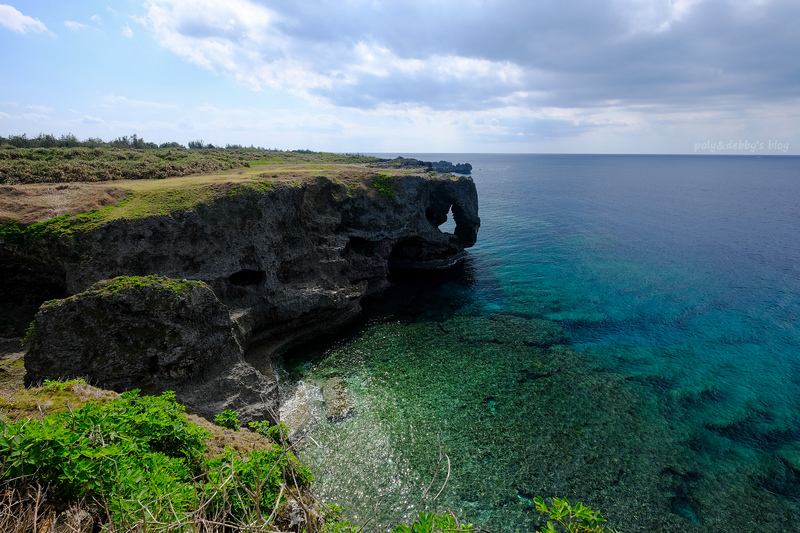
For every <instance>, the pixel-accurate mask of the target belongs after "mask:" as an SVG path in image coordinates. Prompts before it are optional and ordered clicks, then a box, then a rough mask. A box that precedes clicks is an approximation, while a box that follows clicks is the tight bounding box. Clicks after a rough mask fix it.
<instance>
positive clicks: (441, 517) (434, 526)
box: [392, 513, 476, 533]
mask: <svg viewBox="0 0 800 533" xmlns="http://www.w3.org/2000/svg"><path fill="white" fill-rule="evenodd" d="M439 531H442V532H444V531H476V529H475V527H473V525H472V524H461V523H459V521H458V519H456V517H455V515H452V514H449V513H448V514H438V513H417V516H416V518H415V519H414V520H413V521H412V522H411V523H410V524H409V525H405V524H398V525H397V526H396V527H395V528H394V529H393V530H392V533H436V532H439Z"/></svg>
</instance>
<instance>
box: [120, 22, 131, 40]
mask: <svg viewBox="0 0 800 533" xmlns="http://www.w3.org/2000/svg"><path fill="white" fill-rule="evenodd" d="M122 35H124V36H125V37H127V38H128V39H130V38H131V37H133V30H131V27H130V26H128V25H127V24H125V27H124V28H122Z"/></svg>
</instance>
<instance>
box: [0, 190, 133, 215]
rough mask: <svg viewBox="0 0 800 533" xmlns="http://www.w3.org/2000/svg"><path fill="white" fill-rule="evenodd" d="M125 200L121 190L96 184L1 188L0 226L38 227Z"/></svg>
mask: <svg viewBox="0 0 800 533" xmlns="http://www.w3.org/2000/svg"><path fill="white" fill-rule="evenodd" d="M124 199H125V190H124V189H122V188H120V187H114V186H110V185H101V184H95V183H36V184H31V185H0V224H2V223H6V222H9V221H11V220H16V221H18V222H20V223H22V224H24V225H28V224H35V223H36V222H42V221H44V220H48V219H51V218H53V217H57V216H61V215H64V214H66V213H72V214H78V213H86V212H88V211H91V210H92V209H103V208H104V207H108V206H109V205H115V204H118V203H119V202H121V201H122V200H124Z"/></svg>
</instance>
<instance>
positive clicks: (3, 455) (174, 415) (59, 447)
mask: <svg viewBox="0 0 800 533" xmlns="http://www.w3.org/2000/svg"><path fill="white" fill-rule="evenodd" d="M79 381H80V380H73V382H72V383H77V382H79ZM69 384H70V382H66V383H61V382H50V383H49V385H48V386H52V387H55V388H56V389H59V390H60V389H61V388H63V387H66V386H68V385H69ZM207 435H208V434H207V433H206V432H205V431H204V430H202V429H200V428H199V427H197V426H195V425H193V424H190V423H189V422H188V420H187V418H186V413H185V411H184V408H183V406H181V405H179V404H178V403H176V401H175V395H174V393H171V392H167V393H164V394H163V395H161V396H158V397H153V396H144V397H139V396H138V391H131V392H128V393H125V394H123V395H122V396H121V397H120V398H119V399H117V400H114V401H111V402H109V403H106V404H96V403H87V404H86V405H85V406H84V407H82V408H80V409H78V410H76V411H71V410H70V411H69V412H62V413H58V414H54V415H49V416H47V417H44V418H43V419H41V421H29V420H25V421H21V422H17V423H13V424H8V425H6V426H5V428H4V433H3V436H2V437H0V478H2V479H22V480H25V479H29V480H35V482H37V483H39V484H41V485H49V486H50V487H51V489H52V490H53V491H54V492H55V494H56V497H57V498H59V499H62V500H66V501H76V500H80V499H81V498H88V499H90V500H92V499H94V500H97V501H100V500H103V501H104V502H105V506H106V507H107V508H108V509H109V512H110V514H112V515H115V516H125V515H126V512H129V511H131V509H133V508H138V509H140V510H141V506H138V507H137V504H136V502H137V501H149V502H158V501H163V500H165V499H168V500H169V501H170V502H171V504H170V505H171V506H172V507H174V508H177V509H186V508H188V507H189V506H190V505H191V504H192V502H193V497H192V487H191V485H190V484H187V483H188V482H189V481H190V480H191V479H192V475H193V472H192V470H193V468H194V467H195V466H197V464H199V461H200V457H201V453H202V451H203V450H204V449H205V442H204V439H205V438H206V437H207ZM158 508H159V506H158V505H152V506H151V509H150V511H149V512H152V513H155V514H160V515H161V516H162V518H166V517H167V516H168V514H164V513H168V509H169V506H167V507H164V508H163V509H160V510H158Z"/></svg>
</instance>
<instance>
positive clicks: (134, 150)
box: [0, 135, 377, 185]
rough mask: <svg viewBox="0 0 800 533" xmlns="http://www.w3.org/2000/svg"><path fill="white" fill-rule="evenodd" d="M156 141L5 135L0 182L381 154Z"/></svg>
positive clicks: (137, 175)
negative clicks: (84, 139)
mask: <svg viewBox="0 0 800 533" xmlns="http://www.w3.org/2000/svg"><path fill="white" fill-rule="evenodd" d="M189 145H190V148H189V149H187V148H185V147H183V146H182V145H180V144H178V143H174V142H172V143H164V144H162V145H155V144H153V143H146V142H144V140H142V139H139V138H138V137H136V135H133V136H132V137H131V138H130V139H129V138H128V137H123V138H119V139H115V140H114V141H111V142H109V143H106V142H103V141H101V140H99V139H90V140H88V141H84V142H80V141H77V139H74V137H73V138H66V139H63V140H59V139H55V137H53V136H52V135H51V136H47V135H40V136H39V137H37V138H31V139H29V138H27V137H25V136H12V137H9V138H3V137H0V184H6V185H16V184H30V183H65V182H102V181H115V180H139V179H163V178H170V177H177V176H189V175H193V174H208V173H211V172H218V171H224V170H231V169H235V168H240V167H245V168H247V167H250V166H251V165H253V166H263V165H277V164H306V163H328V164H330V163H336V164H359V163H369V162H373V161H376V160H377V158H374V157H369V156H363V155H358V154H333V153H324V152H323V153H319V152H312V151H310V150H295V151H282V150H267V149H265V148H255V147H250V148H246V147H243V146H239V145H233V146H232V145H227V146H226V147H225V148H221V147H214V146H213V145H205V144H203V143H202V141H195V142H192V143H189Z"/></svg>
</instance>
